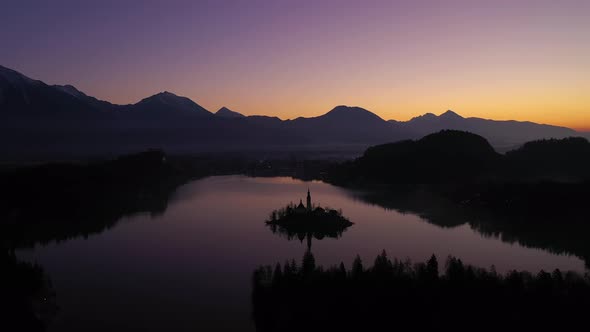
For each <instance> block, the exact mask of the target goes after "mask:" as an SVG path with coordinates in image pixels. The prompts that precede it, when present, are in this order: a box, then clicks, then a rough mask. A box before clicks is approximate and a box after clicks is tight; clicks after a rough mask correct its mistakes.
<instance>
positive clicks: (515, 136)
mask: <svg viewBox="0 0 590 332" xmlns="http://www.w3.org/2000/svg"><path fill="white" fill-rule="evenodd" d="M392 122H393V123H398V124H400V125H401V126H402V127H404V128H407V129H408V131H411V132H413V133H415V134H417V135H420V136H423V135H427V134H429V133H433V132H437V131H440V130H443V129H455V130H463V131H469V132H472V133H475V134H478V135H481V136H483V137H485V138H487V139H488V140H489V141H490V142H491V143H492V145H494V146H496V147H502V148H507V147H514V146H516V145H519V144H522V143H524V142H527V141H531V140H535V139H540V138H564V137H569V136H578V135H579V133H577V132H576V131H575V130H573V129H570V128H565V127H558V126H551V125H544V124H537V123H533V122H520V121H496V120H487V119H481V118H464V117H462V116H460V115H459V114H457V113H455V112H453V111H450V110H449V111H447V112H445V113H443V114H441V115H439V116H436V115H434V114H432V113H426V114H424V115H421V116H418V117H415V118H413V119H411V120H409V121H406V122H397V121H392Z"/></svg>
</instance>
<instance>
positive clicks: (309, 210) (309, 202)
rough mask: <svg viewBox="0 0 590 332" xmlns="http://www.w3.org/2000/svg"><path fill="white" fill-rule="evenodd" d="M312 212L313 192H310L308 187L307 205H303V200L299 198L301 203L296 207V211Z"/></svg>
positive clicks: (301, 212)
mask: <svg viewBox="0 0 590 332" xmlns="http://www.w3.org/2000/svg"><path fill="white" fill-rule="evenodd" d="M310 212H311V194H310V193H309V188H307V206H304V205H303V200H301V199H300V200H299V205H297V207H295V213H300V214H303V213H310Z"/></svg>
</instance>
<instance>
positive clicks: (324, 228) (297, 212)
mask: <svg viewBox="0 0 590 332" xmlns="http://www.w3.org/2000/svg"><path fill="white" fill-rule="evenodd" d="M266 224H267V225H268V226H269V227H270V229H271V230H272V232H273V233H279V234H282V235H285V236H286V237H287V238H288V239H289V240H290V239H293V238H298V239H299V240H303V239H304V238H306V237H307V238H308V241H311V237H314V238H316V239H323V238H324V237H331V238H339V237H340V236H342V233H343V232H344V231H345V230H346V229H347V228H348V227H350V226H352V225H353V223H352V222H351V221H350V220H348V219H347V218H345V217H344V216H343V215H342V211H340V210H335V209H330V208H322V207H320V206H316V205H314V204H312V202H311V194H310V192H309V190H308V191H307V204H306V205H303V201H301V200H300V201H299V204H298V205H295V204H293V203H290V204H288V205H287V206H285V207H283V208H281V209H278V210H274V211H272V212H271V214H270V217H269V220H267V221H266Z"/></svg>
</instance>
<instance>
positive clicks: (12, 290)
mask: <svg viewBox="0 0 590 332" xmlns="http://www.w3.org/2000/svg"><path fill="white" fill-rule="evenodd" d="M0 271H1V272H2V273H0V291H1V294H2V297H0V318H1V319H0V327H2V328H3V330H10V329H12V330H14V331H44V330H45V329H46V328H47V326H48V324H49V323H50V322H51V320H52V319H53V318H54V316H55V314H56V312H57V310H58V308H57V305H56V302H55V292H54V290H53V287H52V285H51V281H50V280H49V278H48V277H47V276H46V274H45V272H44V271H43V269H42V268H41V267H40V266H39V265H37V264H31V263H27V262H21V261H18V260H17V259H16V257H15V256H14V253H12V252H9V251H6V250H5V251H4V252H3V253H2V254H1V256H0Z"/></svg>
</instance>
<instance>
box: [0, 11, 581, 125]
mask: <svg viewBox="0 0 590 332" xmlns="http://www.w3.org/2000/svg"><path fill="white" fill-rule="evenodd" d="M0 65H3V66H6V67H9V68H12V69H15V70H17V71H19V72H21V73H23V74H25V75H27V76H29V77H32V78H35V79H40V80H42V81H44V82H46V83H48V84H72V85H74V86H76V87H77V88H78V89H80V90H82V91H84V92H85V93H87V94H89V95H92V96H95V97H97V98H99V99H104V100H108V101H111V102H114V103H119V104H127V103H135V102H137V101H139V100H141V99H143V98H145V97H148V96H150V95H153V94H155V93H158V92H161V91H170V92H173V93H175V94H178V95H182V96H187V97H189V98H191V99H192V100H194V101H195V102H197V103H198V104H200V105H201V106H203V107H205V108H207V109H209V110H210V111H216V110H217V109H219V108H220V107H222V106H226V107H228V108H230V109H232V110H234V111H238V112H241V113H243V114H247V115H253V114H261V115H272V116H278V117H280V118H283V119H287V118H295V117H298V116H317V115H321V114H323V113H326V112H327V111H329V110H330V109H332V108H333V107H334V106H336V105H349V106H360V107H363V108H366V109H368V110H370V111H372V112H374V113H376V114H378V115H379V116H381V117H382V118H384V119H396V120H408V119H410V118H412V117H414V116H418V115H421V114H424V113H427V112H431V113H435V114H440V113H443V112H444V111H446V110H447V109H452V110H454V111H455V112H457V113H459V114H461V115H463V116H469V117H470V116H475V117H483V118H488V119H498V120H506V119H514V120H529V121H534V122H540V123H549V124H556V125H563V126H568V127H572V128H575V129H578V130H590V1H588V0H561V1H546V0H534V1H529V0H512V1H504V0H495V1H489V0H486V1H479V0H461V1H453V0H446V1H421V0H413V1H393V0H390V1H371V0H364V1H350V0H340V1H329V0H315V1H307V0H292V1H283V0H274V1H259V0H242V1H229V0H217V1H195V0H193V1H174V0H169V1H150V0H142V1H122V0H120V1H110V0H107V1H80V0H77V1H73V0H52V1H45V0H43V1H29V0H3V1H2V5H1V7H0Z"/></svg>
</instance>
